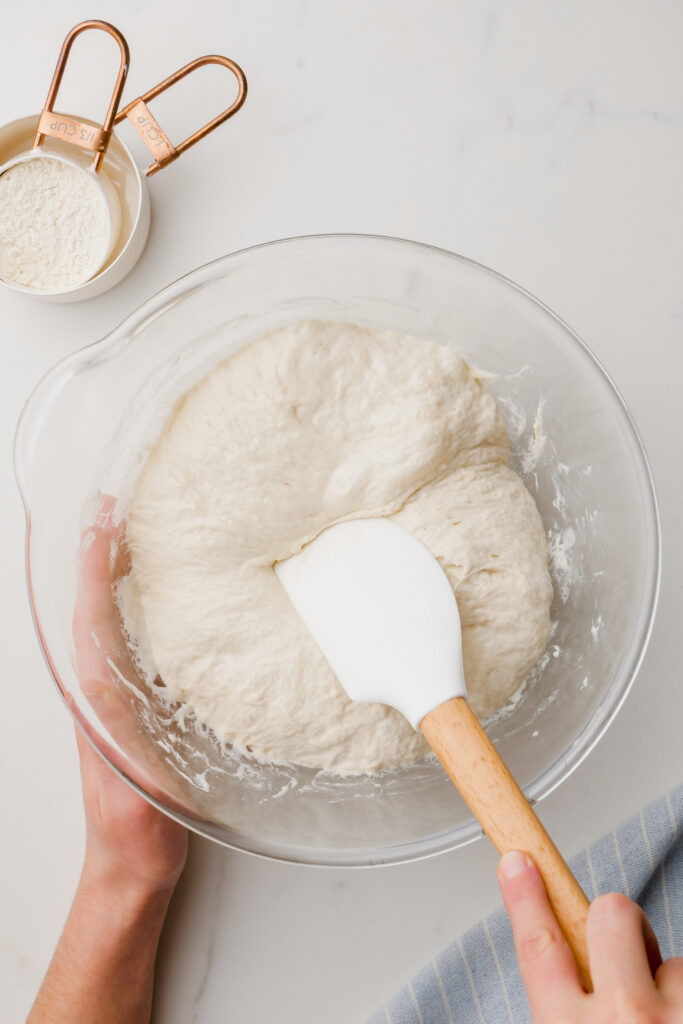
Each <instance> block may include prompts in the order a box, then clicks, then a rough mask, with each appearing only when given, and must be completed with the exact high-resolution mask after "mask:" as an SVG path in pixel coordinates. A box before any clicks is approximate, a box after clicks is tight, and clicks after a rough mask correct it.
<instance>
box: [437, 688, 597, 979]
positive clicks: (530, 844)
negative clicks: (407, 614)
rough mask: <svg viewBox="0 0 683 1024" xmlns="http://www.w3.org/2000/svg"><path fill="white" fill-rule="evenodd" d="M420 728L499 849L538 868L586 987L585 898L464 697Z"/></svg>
mask: <svg viewBox="0 0 683 1024" xmlns="http://www.w3.org/2000/svg"><path fill="white" fill-rule="evenodd" d="M420 729H421V730H422V732H423V734H424V736H425V738H426V740H427V742H428V743H429V745H430V747H431V748H432V750H433V751H434V752H435V754H436V755H437V757H438V758H439V760H440V761H441V764H442V765H443V767H444V768H445V769H446V772H447V773H448V775H449V776H450V778H451V780H452V781H453V782H454V783H455V785H456V786H457V788H458V790H459V791H460V793H461V795H462V797H463V799H464V800H465V802H466V803H467V805H468V807H469V808H470V810H471V811H472V813H473V814H474V815H475V817H476V818H477V820H478V821H479V824H480V825H481V826H482V828H483V829H484V831H485V832H486V834H487V836H488V837H489V839H490V840H491V842H492V843H493V845H494V846H495V847H496V849H497V850H498V852H499V853H500V854H501V855H502V854H504V853H509V852H510V851H511V850H520V851H522V852H524V853H528V854H529V856H530V857H531V858H532V859H533V860H534V862H535V863H536V865H537V866H538V869H539V871H540V872H541V875H542V877H543V881H544V882H545V887H546V890H547V892H548V898H549V900H550V905H551V906H552V908H553V911H554V912H555V916H556V917H557V920H558V922H559V924H560V927H561V929H562V931H563V933H564V935H565V937H566V939H567V942H568V943H569V946H570V948H571V950H572V953H573V954H574V957H575V958H576V963H577V965H578V968H579V972H580V974H581V978H582V981H583V983H584V985H585V986H586V987H587V989H588V991H591V988H592V986H591V984H590V969H589V964H588V947H587V944H586V915H587V913H588V900H587V899H586V896H585V895H584V892H583V890H582V889H581V886H580V885H579V883H578V882H577V881H576V879H575V878H574V876H573V875H572V873H571V871H570V870H569V868H568V866H567V864H566V863H565V861H564V860H563V858H562V855H561V854H560V852H559V850H558V849H557V847H556V846H555V844H554V843H553V841H552V839H551V838H550V836H549V835H548V833H547V832H546V830H545V829H544V828H543V825H541V823H540V821H539V820H538V818H537V817H536V815H535V814H534V812H533V810H532V809H531V806H530V804H529V802H528V801H527V799H526V797H525V796H524V794H523V793H522V791H521V789H520V788H519V786H518V785H517V783H516V782H515V780H514V779H513V777H512V775H511V774H510V772H509V771H508V769H507V768H506V767H505V765H504V764H503V761H502V760H501V757H500V755H499V753H498V751H497V750H496V748H495V747H494V745H493V744H492V743H491V740H490V739H489V738H488V736H487V735H486V733H485V732H484V730H483V729H482V727H481V725H480V724H479V722H478V720H477V718H476V716H475V715H474V714H473V713H472V711H471V710H470V708H469V705H468V704H467V701H466V700H465V699H464V698H463V697H455V698H453V700H448V701H446V702H445V703H444V704H440V705H439V706H438V707H437V708H435V709H434V710H433V711H430V712H429V714H428V715H425V717H424V718H423V719H422V722H421V723H420Z"/></svg>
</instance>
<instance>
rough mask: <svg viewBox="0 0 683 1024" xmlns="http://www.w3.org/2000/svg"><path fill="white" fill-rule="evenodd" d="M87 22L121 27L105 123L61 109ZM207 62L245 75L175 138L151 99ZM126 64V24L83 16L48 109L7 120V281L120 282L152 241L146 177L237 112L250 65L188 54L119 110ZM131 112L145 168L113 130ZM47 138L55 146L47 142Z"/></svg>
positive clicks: (1, 183)
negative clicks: (146, 157) (209, 113)
mask: <svg viewBox="0 0 683 1024" xmlns="http://www.w3.org/2000/svg"><path fill="white" fill-rule="evenodd" d="M86 29H100V30H103V31H105V32H107V33H108V34H109V35H111V36H113V38H114V39H115V40H116V42H117V44H118V46H119V50H120V53H121V59H120V64H119V71H118V75H117V78H116V82H115V85H114V91H113V93H112V97H111V101H110V104H109V108H108V110H107V113H106V117H105V119H104V122H103V124H102V125H98V124H94V123H93V122H91V121H88V120H85V119H76V118H73V117H71V116H69V115H66V114H61V113H56V112H55V111H54V109H53V108H54V102H55V99H56V96H57V92H58V89H59V86H60V83H61V80H62V77H63V74H64V69H65V66H66V61H67V59H68V56H69V52H70V50H71V46H72V44H73V41H74V40H75V39H76V37H77V36H78V35H80V34H81V33H82V32H84V31H85V30H86ZM206 64H219V65H222V66H224V67H227V68H228V70H229V71H230V72H231V73H232V74H233V75H234V77H235V78H236V79H237V86H238V91H237V96H236V98H235V99H234V100H233V102H232V103H231V105H230V106H229V107H227V108H226V109H225V110H223V111H222V113H220V114H219V115H218V116H217V117H215V118H214V119H213V120H212V121H209V122H208V123H207V124H205V125H204V126H203V127H202V128H200V129H198V130H197V131H196V132H194V134H193V135H191V136H189V137H188V138H187V139H185V140H184V141H183V142H181V143H179V144H178V145H173V143H172V142H171V141H170V139H169V138H168V136H167V135H166V134H165V132H164V131H163V129H162V128H161V126H160V125H159V124H158V122H157V121H156V119H155V118H154V116H153V115H152V113H151V112H150V110H149V108H148V107H147V102H148V101H149V100H151V99H153V98H154V97H155V96H158V95H159V94H160V93H162V92H164V91H165V90H166V89H168V88H169V87H170V86H171V85H173V84H174V83H175V82H177V81H179V80H180V79H181V78H184V77H185V76H186V75H188V74H190V72H192V71H194V70H195V69H196V68H198V67H201V66H203V65H206ZM128 66H129V49H128V44H127V42H126V40H125V39H124V37H123V36H122V34H121V33H120V32H119V31H118V29H116V28H115V27H114V26H113V25H110V24H109V23H108V22H103V21H85V22H82V23H81V24H79V25H76V27H75V28H73V29H72V30H71V32H69V34H68V35H67V37H66V39H65V41H64V44H63V46H62V49H61V52H60V55H59V60H58V62H57V67H56V69H55V72H54V75H53V78H52V83H51V85H50V90H49V92H48V96H47V99H46V101H45V107H44V109H43V111H42V113H41V114H40V116H38V117H32V118H31V117H29V118H23V119H21V120H19V121H15V122H12V123H10V124H8V125H5V126H4V127H3V128H0V282H2V283H3V284H5V285H7V286H8V287H10V288H13V289H14V290H16V291H21V292H26V293H30V294H32V295H34V296H36V297H39V298H47V299H49V300H51V301H58V302H68V301H76V300H79V299H86V298H91V297H93V296H95V295H99V294H101V293H102V292H104V291H107V290H108V289H109V288H111V287H113V286H114V285H115V284H118V282H119V281H121V280H122V279H123V278H124V277H125V276H126V274H128V273H129V271H130V270H132V268H133V267H134V266H135V264H136V263H137V261H138V259H139V258H140V256H141V254H142V251H143V249H144V247H145V243H146V241H147V235H148V232H149V224H150V205H149V196H148V193H147V188H146V183H145V179H146V178H147V177H150V176H151V175H153V174H155V173H156V172H157V171H159V170H161V169H162V168H163V167H165V166H167V164H169V163H171V162H173V161H174V160H176V159H177V158H178V157H179V156H180V155H181V154H182V153H183V152H185V150H186V149H189V148H190V146H193V145H194V144H195V143H196V142H198V141H199V140H200V139H202V138H204V136H205V135H207V134H208V133H209V132H211V131H213V130H214V128H217V127H218V125H220V124H222V123H223V122H224V121H226V120H227V119H228V118H229V117H231V116H232V115H233V114H234V113H236V112H237V110H239V108H240V107H241V106H242V104H243V103H244V100H245V98H246V93H247V83H246V78H245V76H244V72H243V71H242V69H241V68H240V67H239V66H238V65H237V64H235V62H234V61H232V60H230V59H229V58H227V57H222V56H219V55H215V54H213V55H209V56H206V57H200V58H198V59H196V60H193V61H190V63H189V64H186V65H185V66H184V67H182V68H181V69H180V70H179V71H176V72H174V73H173V74H172V75H170V76H169V77H168V78H166V79H164V80H163V81H162V82H160V83H159V84H158V85H156V86H154V87H153V88H152V89H150V90H148V91H147V92H146V93H144V94H143V95H142V96H139V97H138V98H137V99H135V100H133V101H132V102H130V103H128V104H127V106H125V107H124V108H123V109H122V110H120V111H119V109H118V107H119V103H120V99H121V94H122V91H123V86H124V84H125V80H126V76H127V73H128ZM124 119H127V120H128V121H130V123H131V124H132V125H133V127H134V128H135V130H136V131H137V132H138V134H139V135H140V137H141V138H142V141H143V142H144V143H145V145H146V146H147V148H148V149H149V150H150V152H151V153H152V155H153V157H154V159H153V162H152V163H151V164H150V166H149V167H147V169H146V171H145V174H144V176H143V175H142V174H141V172H140V170H139V168H138V166H137V164H136V163H135V161H134V159H133V156H132V154H131V152H130V150H129V149H128V147H127V146H126V145H125V144H124V143H123V142H122V141H121V139H119V138H118V137H117V136H116V135H115V134H114V131H113V129H114V127H115V125H117V124H119V123H120V122H121V121H123V120H124ZM46 138H48V139H49V140H50V146H49V150H48V149H47V147H46V148H45V149H43V142H44V141H45V139H46ZM105 157H106V160H105Z"/></svg>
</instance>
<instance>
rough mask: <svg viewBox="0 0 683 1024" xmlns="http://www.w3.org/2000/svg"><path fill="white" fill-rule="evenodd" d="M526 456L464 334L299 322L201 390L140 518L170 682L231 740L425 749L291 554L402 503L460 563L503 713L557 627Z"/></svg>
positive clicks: (143, 605) (362, 763)
mask: <svg viewBox="0 0 683 1024" xmlns="http://www.w3.org/2000/svg"><path fill="white" fill-rule="evenodd" d="M507 459H508V439H507V433H506V429H505V425H504V422H503V419H502V417H501V415H500V412H499V411H498V409H497V406H496V403H495V401H494V399H493V397H492V395H491V394H490V393H489V392H488V391H486V389H485V388H484V387H482V385H481V383H480V382H479V380H478V379H477V378H476V377H475V376H474V374H473V373H472V372H471V371H470V369H469V368H468V366H467V365H466V363H465V362H464V361H463V360H462V359H461V358H460V357H459V356H458V355H457V354H456V353H455V352H453V351H452V350H451V349H448V348H444V347H441V346H437V345H434V344H431V343H428V342H424V341H420V340H418V339H416V338H410V337H405V336H403V335H400V334H394V333H389V332H385V331H377V330H368V329H365V328H361V327H358V326H356V325H353V324H340V323H331V322H320V321H302V322H297V323H293V324H290V325H288V326H285V327H282V328H280V329H279V330H276V331H274V332H272V333H271V334H268V335H266V336H265V337H263V338H260V339H259V340H257V341H255V342H253V343H251V344H250V345H248V346H246V347H245V348H243V349H241V350H240V351H238V352H237V353H236V354H235V355H233V356H231V357H230V358H229V359H226V360H225V362H223V363H221V364H220V365H219V366H217V367H216V368H215V369H214V370H213V371H212V372H211V373H210V374H209V375H208V376H207V377H205V378H204V380H202V381H201V382H200V383H199V384H198V385H197V386H196V387H194V388H193V389H192V390H191V391H190V392H189V393H188V394H187V395H185V397H184V398H183V399H182V400H181V401H180V402H179V404H178V405H177V407H176V409H175V411H174V413H173V415H172V417H171V419H170V421H169V422H168V424H167V426H166V428H165V430H164V431H163V434H162V436H161V438H160V440H159V441H158V443H157V444H156V446H155V447H154V449H153V450H152V452H151V454H150V455H149V458H148V459H147V462H146V464H145V466H144V468H143V470H142V473H141V475H140V477H139V480H138V482H137V485H136V488H135V493H134V496H133V500H132V503H131V507H130V510H129V514H128V538H129V544H130V548H131V555H132V572H131V575H130V576H129V577H127V579H126V581H125V583H124V585H123V588H122V592H121V597H122V607H123V608H124V609H125V612H126V618H127V624H128V628H129V630H130V632H131V634H132V635H134V636H135V635H137V636H142V635H144V636H145V638H146V644H147V646H148V648H149V649H151V652H152V655H153V660H154V669H155V671H158V673H159V674H160V675H161V677H162V679H163V681H164V683H165V685H166V688H167V690H166V692H167V694H168V697H169V698H170V699H171V700H173V701H180V702H184V703H186V704H187V705H189V706H190V707H191V709H192V710H193V711H194V712H195V714H196V716H197V718H198V719H199V720H200V721H202V722H204V723H206V724H207V725H208V726H210V727H211V729H213V731H214V733H215V734H216V736H217V737H218V738H219V739H220V740H225V741H229V742H230V743H232V744H234V745H235V746H236V747H238V748H240V749H243V750H248V751H249V752H250V753H253V754H254V755H256V756H257V757H259V758H263V759H265V760H271V761H277V762H290V761H293V762H298V763H300V764H305V765H311V766H315V767H319V768H325V769H330V770H333V771H337V772H341V773H347V772H361V771H376V770H378V769H381V768H386V767H390V766H393V765H398V764H402V763H406V762H410V761H414V760H416V759H418V758H420V757H422V756H423V755H424V754H425V753H426V751H427V747H426V744H425V742H424V740H423V738H422V736H421V735H420V734H419V733H417V732H415V731H414V730H413V729H412V728H411V727H410V725H409V724H408V723H407V721H406V720H405V719H404V718H403V717H402V716H401V715H400V714H399V713H398V712H397V711H394V710H393V709H390V708H388V707H385V706H384V705H380V704H354V703H352V702H351V701H349V699H348V698H347V697H346V694H345V693H344V691H343V690H342V688H341V686H340V685H339V683H338V682H337V680H336V678H335V676H334V674H333V673H332V671H331V669H330V668H329V667H328V665H327V663H326V661H325V660H324V658H323V656H322V654H321V652H320V650H319V649H318V647H317V645H316V643H315V641H314V640H313V638H312V636H311V635H310V634H309V632H308V631H307V629H306V627H305V626H304V625H303V623H302V622H301V620H300V619H299V617H298V615H297V613H296V611H295V610H294V607H293V606H292V605H291V603H290V601H289V599H288V597H287V595H286V594H285V592H284V590H283V589H282V586H281V585H280V583H279V581H278V579H277V577H276V576H275V573H274V572H273V569H272V566H273V564H274V563H275V562H276V561H278V560H280V559H283V558H287V557H288V556H289V555H291V554H293V553H295V552H297V551H299V550H300V549H301V547H302V546H303V545H304V544H306V543H307V542H308V541H310V540H312V539H313V538H314V537H315V536H317V534H318V533H320V531H321V530H323V529H324V528H325V527H327V526H329V525H331V524H332V523H335V522H338V521H340V520H343V519H352V518H356V517H359V516H369V515H371V516H378V515H381V516H392V517H393V518H394V519H395V520H396V521H397V522H398V523H400V524H401V525H402V526H403V527H405V528H406V529H408V530H410V531H411V532H412V533H413V534H414V535H415V536H416V537H418V538H419V539H420V540H421V541H422V542H423V543H424V544H425V545H426V546H427V547H428V548H429V550H430V551H431V552H432V554H434V555H435V556H436V557H437V558H438V559H439V561H440V563H441V565H442V566H443V568H444V569H445V571H446V572H447V574H448V577H449V579H450V581H451V583H452V585H453V588H454V590H455V593H456V596H457V601H458V606H459V610H460V616H461V621H462V634H463V650H464V662H465V675H466V679H467V684H468V689H469V694H470V702H471V705H472V707H473V709H474V710H475V712H476V713H477V714H479V715H484V714H486V713H488V712H490V711H492V710H493V709H495V708H497V707H498V706H500V705H501V704H503V703H504V702H505V700H506V699H507V698H508V697H509V696H510V695H511V694H512V693H514V691H515V690H516V689H517V688H518V687H519V685H520V684H521V683H522V681H523V680H524V678H525V677H526V675H527V673H528V672H529V670H530V669H531V668H532V666H533V665H534V663H535V662H536V661H537V659H538V658H539V656H540V655H541V653H542V652H543V650H544V648H545V646H546V643H547V641H548V636H549V630H550V618H549V608H550V602H551V598H552V587H551V583H550V578H549V575H548V568H547V549H546V541H545V536H544V532H543V528H542V525H541V520H540V517H539V514H538V511H537V509H536V506H535V504H534V501H533V499H532V498H531V496H530V495H529V493H528V492H527V490H526V489H525V487H524V486H523V484H522V482H521V480H520V479H519V477H518V476H517V475H516V474H515V473H514V472H513V471H512V470H511V469H509V467H508V466H507ZM416 685H419V680H416Z"/></svg>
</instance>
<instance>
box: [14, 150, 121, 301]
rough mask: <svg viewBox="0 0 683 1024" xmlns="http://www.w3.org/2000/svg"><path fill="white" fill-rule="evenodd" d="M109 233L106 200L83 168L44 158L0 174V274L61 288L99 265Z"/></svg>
mask: <svg viewBox="0 0 683 1024" xmlns="http://www.w3.org/2000/svg"><path fill="white" fill-rule="evenodd" d="M109 234H110V214H109V209H108V205H107V200H106V198H105V196H104V194H103V192H102V191H101V189H100V188H99V187H98V185H97V183H96V182H95V181H94V180H93V178H92V176H91V175H90V174H89V172H88V171H86V170H85V169H81V168H79V167H76V166H75V165H74V164H71V163H66V162H64V161H62V160H53V159H51V158H50V157H35V158H34V159H29V160H23V161H21V162H19V163H16V164H14V165H13V166H11V167H9V168H8V169H7V170H6V171H4V173H2V174H0V278H1V279H2V280H4V281H7V282H9V283H12V284H16V285H21V286H23V287H24V288H30V289H33V290H35V291H61V290H63V289H66V288H71V287H73V286H74V285H78V284H82V283H83V282H85V281H87V280H89V279H90V278H91V277H92V276H93V275H94V274H96V273H97V271H98V270H99V269H100V267H101V265H102V262H103V257H104V256H105V254H106V249H107V243H108V240H109Z"/></svg>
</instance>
